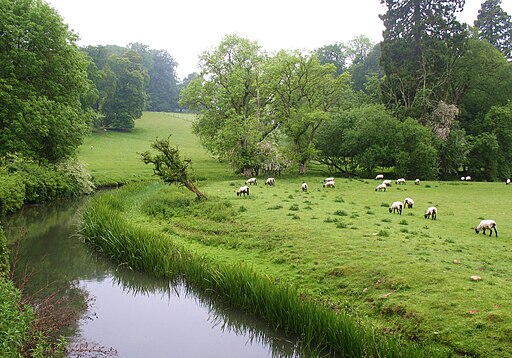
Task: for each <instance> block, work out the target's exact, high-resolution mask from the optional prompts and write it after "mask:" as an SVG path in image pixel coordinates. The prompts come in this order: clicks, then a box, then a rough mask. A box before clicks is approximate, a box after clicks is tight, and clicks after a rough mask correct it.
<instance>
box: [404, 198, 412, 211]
mask: <svg viewBox="0 0 512 358" xmlns="http://www.w3.org/2000/svg"><path fill="white" fill-rule="evenodd" d="M413 205H414V200H412V199H411V198H405V200H404V207H408V208H409V209H412V206H413Z"/></svg>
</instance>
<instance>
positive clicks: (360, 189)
mask: <svg viewBox="0 0 512 358" xmlns="http://www.w3.org/2000/svg"><path fill="white" fill-rule="evenodd" d="M166 116H168V117H166ZM146 125H147V126H148V128H145V126H146ZM136 126H138V127H139V128H138V129H137V130H136V131H134V132H133V133H110V132H106V133H96V134H94V135H93V136H92V137H91V138H90V139H89V140H88V142H87V143H86V144H85V145H84V146H83V148H82V152H81V154H80V157H81V159H82V160H84V161H85V162H86V163H87V166H88V168H89V169H90V170H91V171H93V174H94V176H95V178H99V179H100V182H102V183H108V181H109V180H111V178H122V179H123V180H126V181H130V180H129V179H135V180H140V179H147V178H149V177H150V176H151V170H150V168H149V167H145V165H144V164H143V163H142V162H141V161H140V160H139V159H138V158H137V155H136V154H134V152H140V151H143V150H146V149H148V148H149V143H150V142H151V140H152V139H153V138H154V136H156V135H160V136H162V135H164V134H163V133H166V132H167V131H169V132H172V133H174V134H173V137H172V138H174V139H176V140H177V142H178V144H179V146H180V149H181V150H182V155H183V156H187V157H191V158H192V160H193V167H194V169H195V171H196V173H198V178H199V179H201V180H200V181H199V182H198V185H199V188H200V190H202V191H203V192H204V193H205V194H206V195H207V196H208V200H207V201H204V202H198V201H196V200H195V195H194V194H192V193H189V192H188V191H187V190H186V189H181V188H176V187H168V186H165V185H163V184H160V183H158V182H157V181H151V182H148V183H146V184H143V185H141V184H139V185H136V186H134V187H133V188H131V189H128V190H124V191H120V192H119V195H120V196H121V198H122V200H123V201H124V202H125V203H126V205H125V208H126V209H125V210H126V212H125V213H124V214H123V215H124V216H125V217H126V218H129V220H130V221H133V222H135V223H138V224H140V225H142V226H148V227H151V228H153V229H157V230H159V231H161V232H163V233H167V234H169V236H170V237H172V238H173V240H176V241H177V242H179V243H180V244H182V245H184V246H185V247H187V248H189V249H190V250H193V251H194V252H196V253H198V254H201V255H205V256H207V257H210V258H213V259H214V260H217V261H219V262H222V263H225V264H233V265H234V264H237V263H243V264H247V265H249V266H251V267H253V268H254V270H256V271H257V272H260V273H263V274H266V275H268V276H269V277H272V278H274V279H275V280H276V281H279V282H286V283H289V284H291V285H294V286H296V287H297V288H298V289H299V291H300V292H302V294H303V295H304V296H305V297H309V298H311V299H313V300H315V301H318V302H319V303H321V304H325V305H327V306H329V307H331V308H332V309H334V310H337V311H343V312H347V313H349V314H350V315H352V316H353V317H354V318H355V319H356V321H358V322H360V323H361V324H363V325H369V326H374V327H377V329H378V330H379V331H381V332H393V333H396V334H398V335H400V336H402V337H404V338H407V339H410V340H412V341H415V342H427V343H434V344H439V345H444V346H448V347H450V348H451V349H452V350H453V351H454V352H455V353H456V354H460V355H470V356H485V357H511V356H512V302H511V301H510V297H511V295H512V284H511V280H512V267H511V265H510V264H509V261H510V249H511V248H512V243H511V237H512V235H511V233H512V223H510V222H509V221H508V220H507V218H508V213H509V212H510V203H511V200H510V197H511V195H512V194H511V193H510V191H511V190H512V187H511V186H507V185H505V184H504V183H480V182H460V181H453V182H437V181H432V182H428V181H424V182H422V183H421V185H414V183H413V180H411V179H414V178H410V179H409V180H408V182H407V184H406V185H402V186H397V185H395V184H394V180H393V185H392V187H390V188H388V189H387V191H386V192H376V191H375V190H374V189H375V186H376V185H377V183H378V182H376V181H374V180H372V179H340V178H337V179H336V188H323V187H322V183H323V177H324V176H322V175H320V174H319V171H318V168H317V171H316V172H313V173H311V174H310V175H306V176H304V177H298V176H295V175H292V174H288V175H285V176H283V177H277V178H276V185H275V186H271V187H269V186H265V185H263V183H264V180H265V178H266V177H265V176H260V177H258V182H259V183H258V185H256V186H251V188H250V189H251V192H250V195H249V196H245V197H237V196H236V190H238V188H239V187H240V186H242V185H244V178H242V177H241V176H238V175H235V174H232V173H230V172H229V168H228V166H227V164H223V163H217V162H215V161H214V160H213V159H211V158H210V157H209V156H208V155H207V154H206V152H204V150H202V149H201V148H200V147H199V144H198V140H197V138H195V137H194V136H193V135H192V134H190V120H189V117H186V118H185V119H183V118H182V117H179V116H174V115H172V114H167V115H166V114H155V113H146V114H145V115H144V117H143V118H142V120H140V121H139V122H137V123H136ZM175 127H176V128H175ZM180 131H181V132H180ZM187 131H188V132H187ZM178 133H181V134H178ZM125 141H126V143H125ZM90 145H93V146H94V148H93V149H89V147H90ZM101 151H106V152H104V153H103V154H102V153H101ZM109 158H110V159H109ZM113 158H116V159H115V160H113V161H112V162H111V161H110V160H112V159H113ZM123 158H124V159H123ZM324 174H328V173H324ZM124 175H126V177H123V176H124ZM390 179H395V178H390ZM303 180H304V181H306V182H307V183H308V185H309V191H308V192H306V193H303V192H302V191H301V190H300V185H301V183H302V181H303ZM405 197H411V198H413V199H414V201H415V205H414V207H413V208H412V209H408V208H404V210H403V212H402V215H398V214H391V213H389V211H388V207H389V205H390V204H391V203H392V202H394V201H402V202H403V200H404V199H405ZM429 206H436V207H437V208H438V217H437V220H427V219H425V218H424V216H423V215H424V213H425V210H426V208H427V207H429ZM481 219H494V220H496V222H497V227H498V238H496V237H494V235H493V236H492V237H489V236H486V235H483V234H476V233H475V231H474V229H473V228H474V227H475V226H476V225H478V223H479V222H480V220H481ZM474 275H476V276H480V277H481V280H479V281H473V280H471V279H470V277H471V276H474Z"/></svg>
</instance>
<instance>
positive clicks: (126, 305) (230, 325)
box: [6, 202, 311, 358]
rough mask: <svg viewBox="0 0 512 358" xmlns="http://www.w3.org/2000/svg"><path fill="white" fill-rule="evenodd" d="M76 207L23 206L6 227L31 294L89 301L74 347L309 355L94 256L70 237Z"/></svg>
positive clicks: (204, 300)
mask: <svg viewBox="0 0 512 358" xmlns="http://www.w3.org/2000/svg"><path fill="white" fill-rule="evenodd" d="M82 205H84V202H70V203H65V204H64V203H62V204H59V205H52V206H42V207H37V208H30V209H25V210H24V211H22V212H21V213H20V214H18V215H15V216H12V217H11V218H9V220H8V221H7V224H6V234H7V235H8V241H9V242H10V244H11V246H12V247H14V242H15V241H16V240H17V239H19V241H20V245H19V250H18V257H17V258H16V260H15V261H16V267H17V274H18V275H19V276H23V275H26V273H27V272H31V271H33V274H32V275H31V277H30V286H29V287H28V289H29V290H30V291H31V292H39V291H40V290H41V289H42V288H47V287H51V288H50V289H51V290H59V291H62V292H66V293H68V294H69V295H70V296H73V298H74V300H75V302H76V304H78V305H80V304H84V303H85V302H89V310H88V311H87V312H82V318H81V319H80V320H79V321H78V322H77V324H75V325H74V326H72V327H71V331H70V332H68V335H69V336H70V337H73V340H74V342H82V343H83V342H89V343H92V344H94V345H96V346H99V347H101V346H104V347H107V348H108V347H112V348H114V349H115V350H116V351H117V353H118V355H119V356H120V357H258V358H260V357H286V358H288V357H289V358H292V357H300V356H311V354H304V353H302V354H301V353H299V348H298V345H297V343H296V342H295V341H294V340H293V339H291V338H290V337H286V336H285V335H282V334H280V333H279V332H275V331H274V330H273V329H272V328H271V327H269V326H268V325H266V324H265V323H264V322H263V321H261V320H258V319H255V318H254V317H251V316H248V315H246V314H244V313H243V312H240V311H238V310H236V309H233V308H231V307H228V306H227V305H225V304H223V303H222V302H221V301H219V300H218V299H215V298H214V297H212V296H209V295H207V294H205V293H204V292H200V291H196V290H193V289H192V288H191V287H187V286H186V285H185V284H184V283H183V282H179V281H178V282H170V281H169V280H168V279H160V278H155V277H152V276H149V275H146V274H144V273H140V272H133V271H131V270H129V269H126V268H123V267H118V266H115V265H113V264H112V263H111V262H109V261H108V260H106V259H104V258H103V257H99V256H98V255H96V254H95V253H94V252H92V251H91V250H89V248H88V247H87V246H86V245H84V244H83V243H82V242H81V240H80V239H79V237H78V236H77V235H76V222H77V219H78V216H77V213H78V212H79V210H80V207H81V206H82ZM76 356H78V355H76ZM80 356H82V357H84V356H87V355H86V354H84V355H80ZM89 356H90V355H89Z"/></svg>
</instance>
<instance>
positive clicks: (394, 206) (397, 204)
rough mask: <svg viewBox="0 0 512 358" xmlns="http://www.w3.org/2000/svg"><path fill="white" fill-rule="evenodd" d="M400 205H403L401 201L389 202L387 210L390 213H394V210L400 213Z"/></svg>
mask: <svg viewBox="0 0 512 358" xmlns="http://www.w3.org/2000/svg"><path fill="white" fill-rule="evenodd" d="M402 207H403V204H402V202H401V201H395V202H394V203H393V204H391V206H390V207H389V212H390V213H394V212H397V213H399V214H400V215H402Z"/></svg>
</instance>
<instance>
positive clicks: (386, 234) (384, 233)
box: [378, 229, 389, 237]
mask: <svg viewBox="0 0 512 358" xmlns="http://www.w3.org/2000/svg"><path fill="white" fill-rule="evenodd" d="M378 235H379V236H380V237H389V231H387V230H386V229H381V230H379V233H378Z"/></svg>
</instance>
